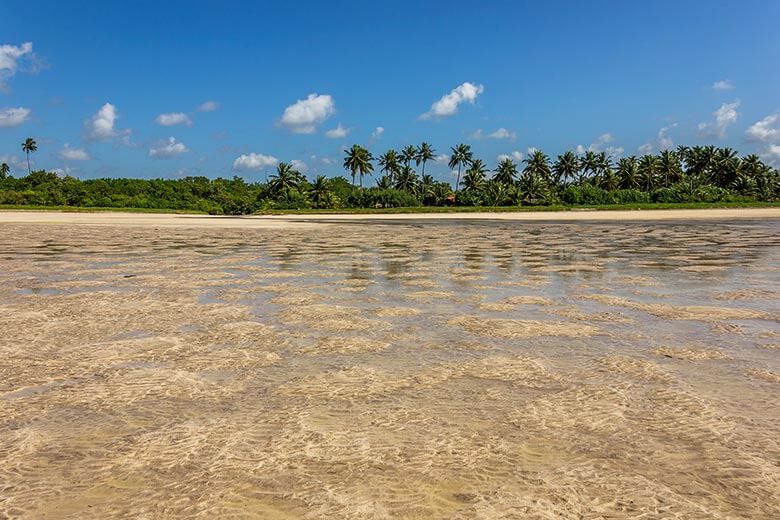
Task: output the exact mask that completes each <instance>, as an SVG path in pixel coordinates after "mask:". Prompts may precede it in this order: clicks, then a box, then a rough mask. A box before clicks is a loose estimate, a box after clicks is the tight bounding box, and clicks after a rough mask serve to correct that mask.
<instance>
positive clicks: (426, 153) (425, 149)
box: [414, 142, 436, 177]
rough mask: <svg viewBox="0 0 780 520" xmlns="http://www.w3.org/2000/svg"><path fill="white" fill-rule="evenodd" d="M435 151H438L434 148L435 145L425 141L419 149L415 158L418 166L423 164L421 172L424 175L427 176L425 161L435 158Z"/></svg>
mask: <svg viewBox="0 0 780 520" xmlns="http://www.w3.org/2000/svg"><path fill="white" fill-rule="evenodd" d="M435 153H436V151H435V150H434V149H433V147H431V145H429V144H428V143H425V142H423V143H422V144H421V145H420V147H419V148H418V149H417V155H416V156H415V158H414V163H415V164H416V165H418V166H419V165H420V164H422V172H421V174H422V175H423V177H424V176H425V163H426V162H428V161H431V160H433V158H434V157H435V156H434V154H435Z"/></svg>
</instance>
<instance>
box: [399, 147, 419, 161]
mask: <svg viewBox="0 0 780 520" xmlns="http://www.w3.org/2000/svg"><path fill="white" fill-rule="evenodd" d="M416 157H417V148H416V147H415V146H414V145H413V144H410V145H409V146H407V147H406V148H404V149H403V150H401V160H402V161H403V162H404V164H406V166H409V167H411V166H412V161H414V160H415V158H416Z"/></svg>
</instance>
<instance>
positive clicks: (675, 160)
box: [658, 150, 682, 188]
mask: <svg viewBox="0 0 780 520" xmlns="http://www.w3.org/2000/svg"><path fill="white" fill-rule="evenodd" d="M658 172H659V173H660V174H661V175H663V177H664V187H665V188H668V187H669V181H671V183H672V184H674V183H675V182H677V181H679V180H681V178H682V165H681V164H680V157H679V156H678V155H677V152H672V151H669V150H664V151H663V152H661V155H660V157H659V160H658Z"/></svg>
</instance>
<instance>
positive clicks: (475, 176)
mask: <svg viewBox="0 0 780 520" xmlns="http://www.w3.org/2000/svg"><path fill="white" fill-rule="evenodd" d="M486 172H487V167H486V166H485V163H483V162H482V159H474V160H473V161H472V162H471V165H470V166H469V169H468V170H466V175H464V176H463V191H481V190H482V189H483V188H484V187H485V183H486V182H487V178H486V177H485V173H486Z"/></svg>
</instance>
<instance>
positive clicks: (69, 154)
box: [57, 143, 90, 161]
mask: <svg viewBox="0 0 780 520" xmlns="http://www.w3.org/2000/svg"><path fill="white" fill-rule="evenodd" d="M57 156H58V157H59V158H60V159H61V160H63V161H88V160H89V159H90V157H89V154H88V153H87V152H86V150H84V149H82V148H71V147H70V145H69V144H68V143H65V146H63V147H62V150H60V152H59V153H58V154H57Z"/></svg>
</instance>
